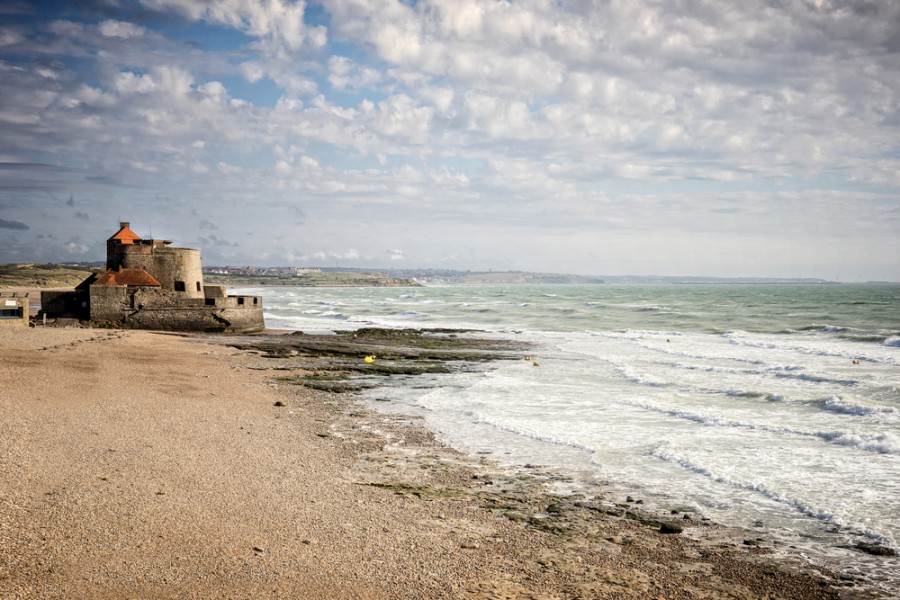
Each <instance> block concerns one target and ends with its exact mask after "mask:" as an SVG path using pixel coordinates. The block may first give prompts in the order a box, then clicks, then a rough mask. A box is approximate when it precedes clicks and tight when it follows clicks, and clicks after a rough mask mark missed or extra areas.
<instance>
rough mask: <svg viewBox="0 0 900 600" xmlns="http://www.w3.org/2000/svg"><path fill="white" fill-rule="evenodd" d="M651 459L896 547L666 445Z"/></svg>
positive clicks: (830, 514) (855, 525)
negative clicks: (724, 472)
mask: <svg viewBox="0 0 900 600" xmlns="http://www.w3.org/2000/svg"><path fill="white" fill-rule="evenodd" d="M650 455H651V456H653V457H654V458H658V459H659V460H662V461H665V462H668V463H672V464H675V465H678V466H680V467H682V468H683V469H687V470H688V471H691V472H693V473H696V474H698V475H701V476H703V477H706V478H708V479H711V480H712V481H715V482H717V483H721V484H724V485H728V486H730V487H733V488H737V489H742V490H747V491H749V492H754V493H757V494H760V495H762V496H764V497H765V498H768V499H769V500H772V501H774V502H778V503H779V504H784V505H785V506H788V507H790V508H792V509H794V510H796V511H797V512H799V513H801V514H804V515H806V516H808V517H812V518H814V519H817V520H820V521H825V522H827V523H833V524H835V525H838V526H840V527H844V528H846V529H849V530H852V531H855V532H858V533H860V534H862V535H864V536H866V537H867V538H869V539H871V540H873V541H876V542H878V543H879V544H882V545H885V546H888V547H894V546H895V544H894V543H893V540H892V539H891V538H890V537H889V536H886V535H883V534H881V533H879V532H877V531H873V530H872V529H870V528H868V527H865V526H863V525H860V524H858V523H854V522H852V521H850V520H848V519H845V518H843V517H841V516H839V515H837V514H835V513H833V512H831V511H829V510H826V509H824V508H819V507H817V506H814V505H812V504H810V503H808V502H804V501H803V500H800V499H798V498H790V497H788V496H786V495H784V494H781V493H779V492H777V491H775V490H772V489H771V488H769V486H767V485H765V484H764V483H759V482H754V481H741V480H739V479H735V478H733V477H729V476H727V475H724V474H722V473H718V472H716V471H714V470H712V469H710V468H708V467H705V466H703V465H701V464H699V463H697V462H694V461H692V460H689V459H687V458H685V457H683V456H679V455H678V454H676V453H675V452H673V451H671V450H669V449H665V448H663V445H659V446H657V447H656V448H654V449H653V450H651V451H650Z"/></svg>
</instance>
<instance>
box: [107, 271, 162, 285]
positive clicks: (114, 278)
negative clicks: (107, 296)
mask: <svg viewBox="0 0 900 600" xmlns="http://www.w3.org/2000/svg"><path fill="white" fill-rule="evenodd" d="M94 285H133V286H140V285H144V286H154V287H162V284H160V283H159V282H158V281H157V280H156V279H155V278H154V277H153V275H151V274H150V273H148V272H147V271H145V270H144V269H119V270H118V271H114V270H112V269H110V270H108V271H107V272H106V273H104V274H103V275H101V276H100V277H99V278H97V281H95V282H94Z"/></svg>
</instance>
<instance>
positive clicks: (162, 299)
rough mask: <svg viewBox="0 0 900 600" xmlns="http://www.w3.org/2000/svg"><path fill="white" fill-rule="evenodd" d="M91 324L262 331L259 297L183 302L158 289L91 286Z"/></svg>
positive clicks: (182, 329)
mask: <svg viewBox="0 0 900 600" xmlns="http://www.w3.org/2000/svg"><path fill="white" fill-rule="evenodd" d="M91 321H93V322H94V323H96V324H108V325H111V326H120V327H128V328H134V329H161V330H166V331H208V332H228V333H249V332H253V331H262V330H263V329H264V328H265V321H264V320H263V311H262V299H261V298H260V297H259V296H228V297H226V298H207V299H204V298H185V297H184V296H181V295H180V294H172V293H166V292H163V291H161V290H159V289H158V288H126V287H125V286H116V285H102V286H101V285H95V286H91Z"/></svg>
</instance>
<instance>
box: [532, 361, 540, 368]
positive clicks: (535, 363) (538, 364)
mask: <svg viewBox="0 0 900 600" xmlns="http://www.w3.org/2000/svg"><path fill="white" fill-rule="evenodd" d="M531 364H533V365H534V366H536V367H539V366H541V363H539V362H538V361H534V362H533V363H531Z"/></svg>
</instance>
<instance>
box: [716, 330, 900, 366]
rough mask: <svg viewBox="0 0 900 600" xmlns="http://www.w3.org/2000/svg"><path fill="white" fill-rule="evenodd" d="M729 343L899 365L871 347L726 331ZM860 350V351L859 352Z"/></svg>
mask: <svg viewBox="0 0 900 600" xmlns="http://www.w3.org/2000/svg"><path fill="white" fill-rule="evenodd" d="M722 337H724V338H725V339H726V340H727V341H728V342H729V343H731V344H734V345H737V346H743V347H748V348H760V349H763V350H775V351H788V352H798V353H800V354H807V355H811V356H824V357H829V358H845V359H847V360H859V361H865V362H869V363H874V364H889V365H900V361H898V360H897V359H896V358H894V357H893V356H890V355H888V354H881V353H879V354H875V353H873V352H872V351H873V349H874V348H873V347H872V346H869V347H865V346H854V347H847V348H846V349H842V348H835V347H834V342H830V343H829V342H826V341H819V342H817V341H816V340H810V341H808V343H806V344H798V343H796V342H785V341H781V340H779V341H777V342H776V341H774V340H764V339H751V338H750V334H748V333H746V332H744V331H727V332H725V333H724V334H722ZM828 344H830V345H828ZM861 350H862V351H861Z"/></svg>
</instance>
